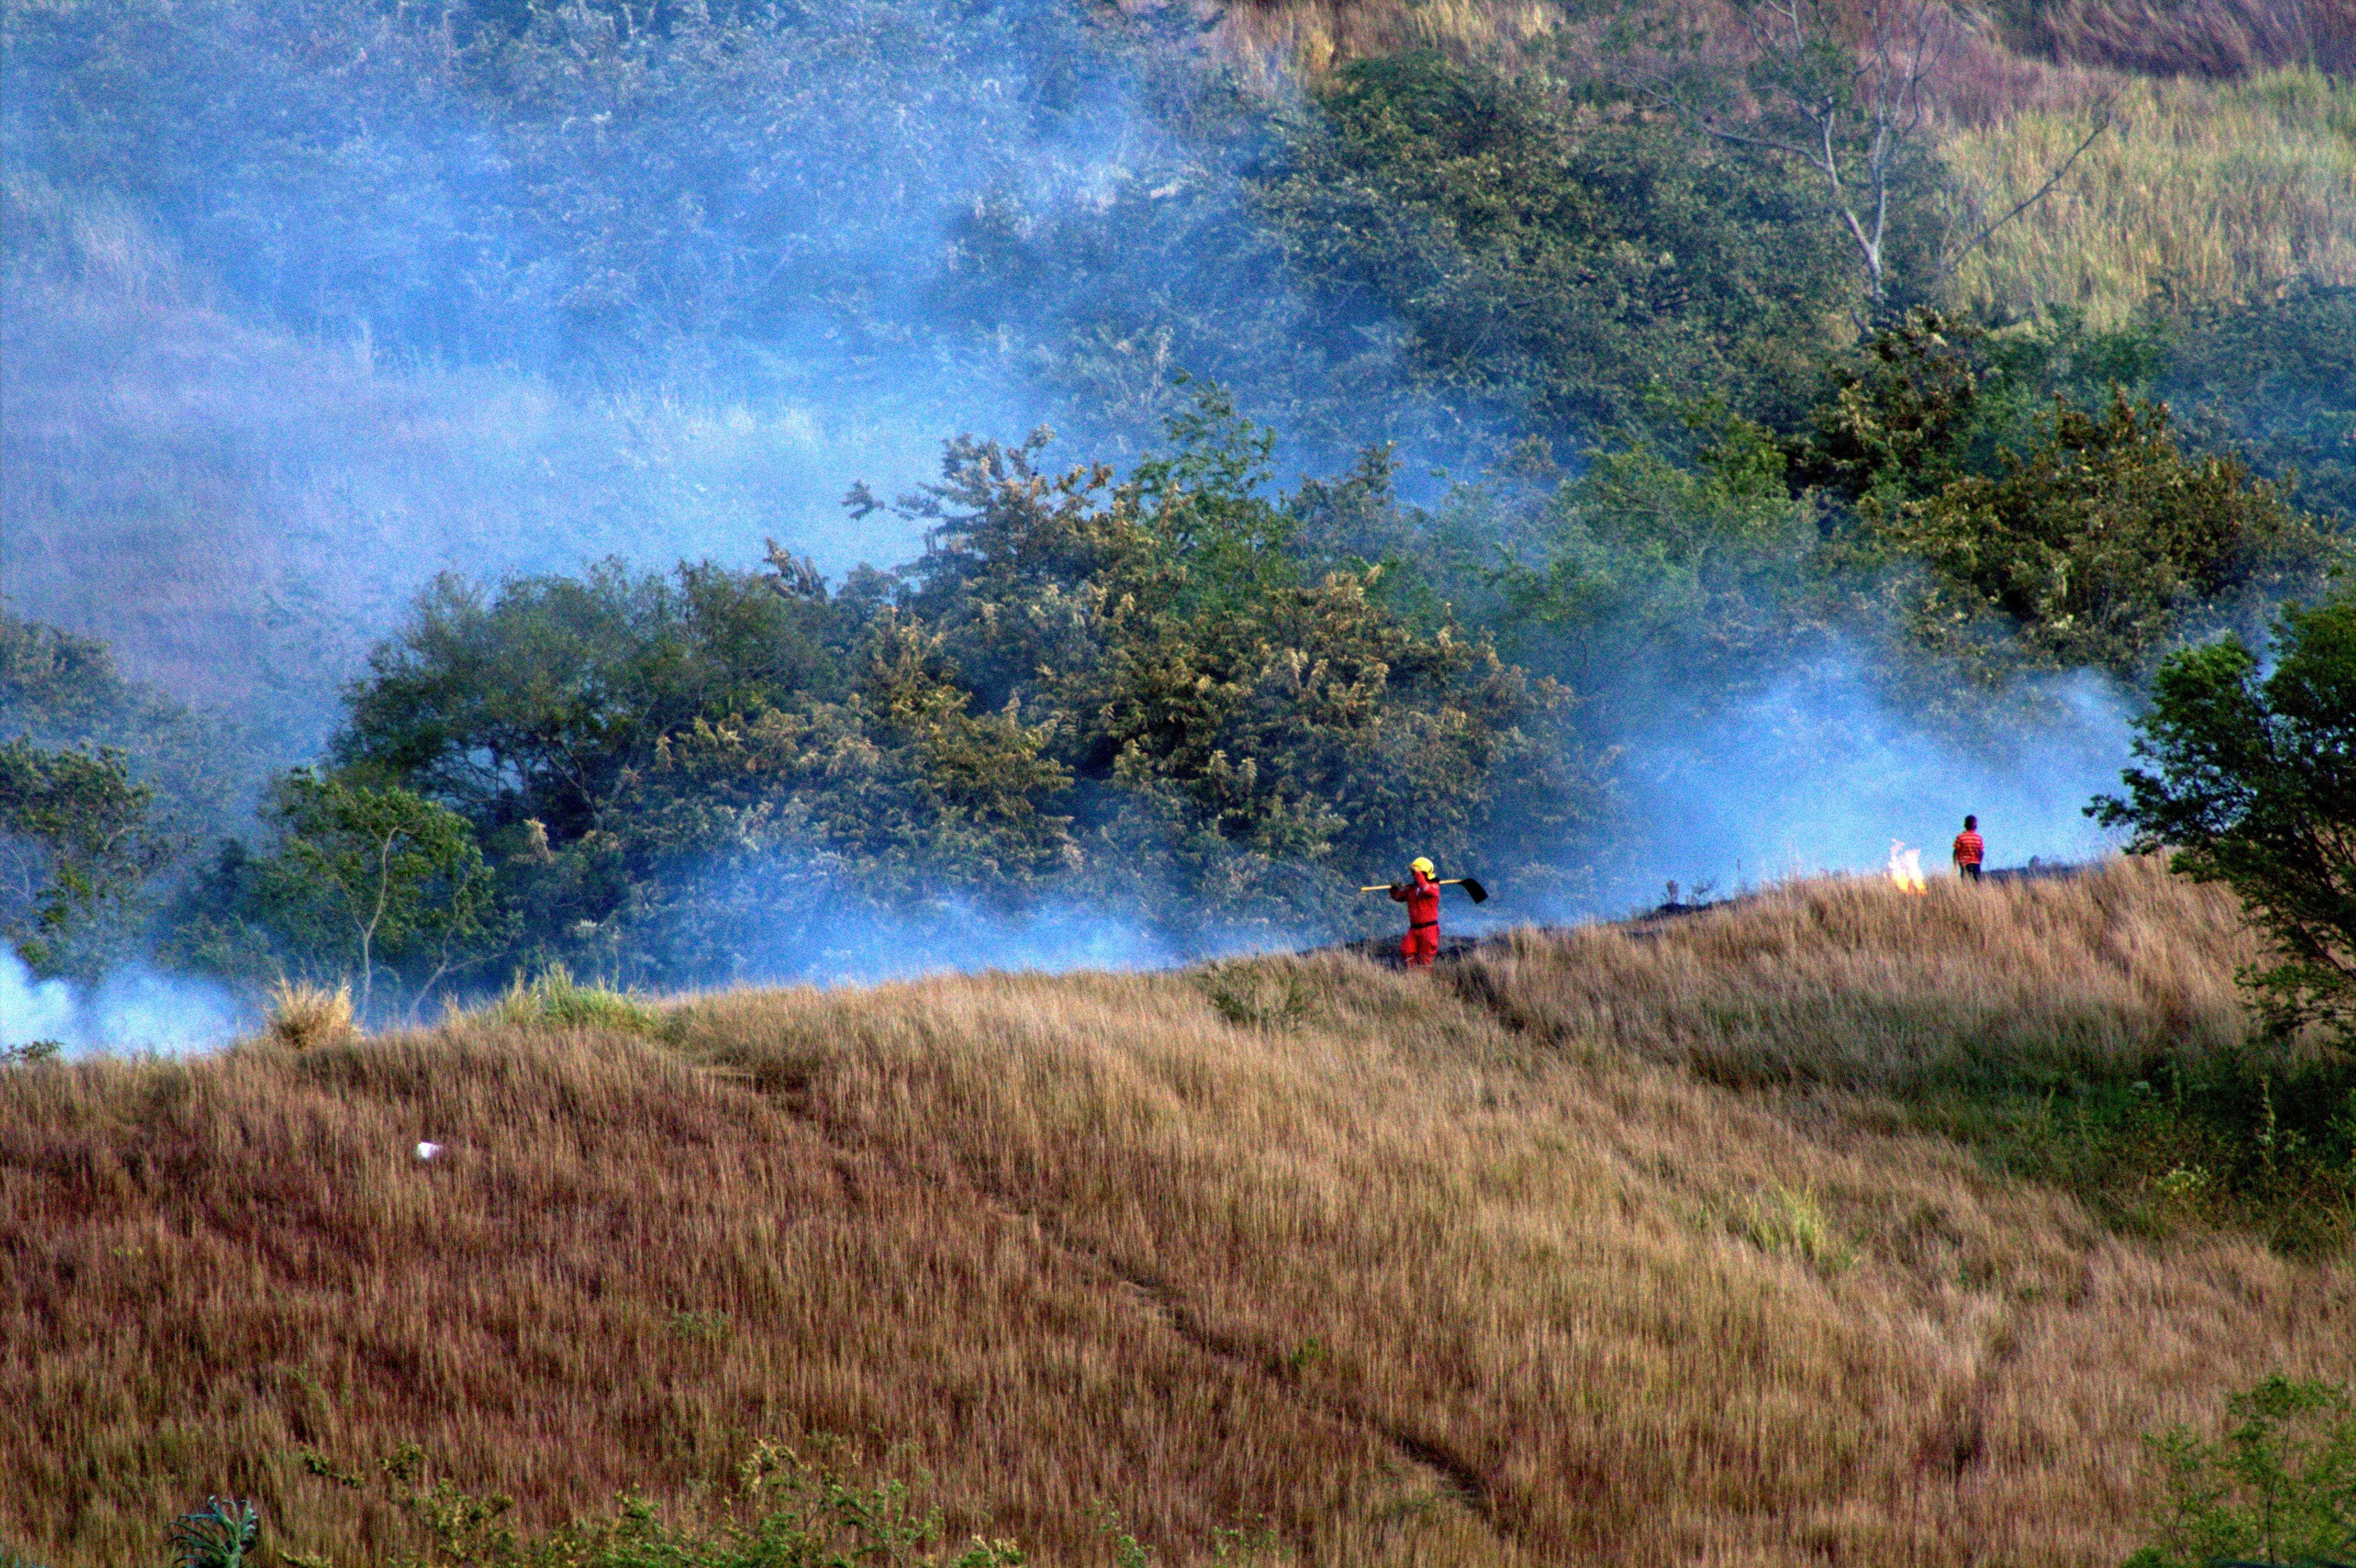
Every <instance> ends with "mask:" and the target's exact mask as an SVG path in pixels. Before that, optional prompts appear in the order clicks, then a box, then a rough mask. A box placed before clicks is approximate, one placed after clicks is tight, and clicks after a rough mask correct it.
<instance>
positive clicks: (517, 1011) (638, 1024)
mask: <svg viewBox="0 0 2356 1568" xmlns="http://www.w3.org/2000/svg"><path fill="white" fill-rule="evenodd" d="M485 1016H486V1017H487V1018H490V1019H495V1020H496V1021H498V1022H500V1023H504V1024H509V1025H512V1026H514V1027H516V1028H519V1029H535V1028H537V1029H617V1030H620V1031H621V1032H623V1033H625V1034H638V1035H645V1036H647V1037H648V1038H649V1039H657V1038H659V1037H660V1036H661V1034H662V1031H663V1017H662V1014H661V1013H659V1011H657V1010H656V1009H655V1008H651V1007H649V1006H648V1005H647V1004H646V1003H645V1002H643V1001H640V1000H639V999H638V998H637V997H632V996H629V995H626V993H624V992H621V991H616V990H615V989H613V988H612V987H606V986H599V985H585V986H584V985H583V984H582V983H581V982H580V981H578V980H576V979H574V978H573V972H572V971H571V970H569V969H567V968H566V967H565V966H564V965H562V964H552V965H549V966H548V967H547V968H546V969H543V970H541V973H540V974H539V975H538V976H536V977H534V978H533V979H531V980H529V981H527V980H525V979H524V977H523V976H522V975H520V974H519V975H517V976H516V977H515V983H514V984H513V985H511V986H509V987H508V990H507V994H506V995H505V996H503V997H499V999H498V1001H496V1002H493V1003H492V1004H491V1005H490V1006H489V1007H488V1008H486V1009H485Z"/></svg>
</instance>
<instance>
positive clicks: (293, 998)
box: [262, 980, 360, 1051]
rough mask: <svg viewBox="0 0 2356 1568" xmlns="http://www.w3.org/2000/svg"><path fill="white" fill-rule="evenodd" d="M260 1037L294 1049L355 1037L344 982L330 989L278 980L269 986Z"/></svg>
mask: <svg viewBox="0 0 2356 1568" xmlns="http://www.w3.org/2000/svg"><path fill="white" fill-rule="evenodd" d="M262 1035H263V1038H265V1039H267V1040H270V1041H272V1042H273V1044H277V1045H283V1046H286V1047H288V1048H289V1049H291V1050H295V1051H308V1050H310V1049H311V1048H312V1047H314V1046H320V1045H349V1044H350V1043H352V1042H353V1041H354V1040H358V1039H359V1037H360V1031H359V1023H358V1022H357V1021H356V1020H355V1019H354V1018H353V1016H352V987H351V986H350V984H349V983H348V982H347V983H346V984H343V985H340V986H337V987H336V988H335V989H334V990H332V991H331V990H329V989H327V987H325V986H313V985H306V984H303V983H300V982H297V981H293V980H281V981H279V982H278V983H277V984H276V985H274V986H273V987H270V1013H269V1017H268V1018H267V1019H265V1020H264V1022H263V1023H262Z"/></svg>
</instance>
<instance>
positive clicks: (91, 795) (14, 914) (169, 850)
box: [0, 736, 179, 979]
mask: <svg viewBox="0 0 2356 1568" xmlns="http://www.w3.org/2000/svg"><path fill="white" fill-rule="evenodd" d="M154 805H155V790H154V788H153V787H151V786H149V785H146V784H135V783H134V782H133V781H132V778H131V773H130V769H129V767H128V766H127V764H126V763H124V760H123V753H122V752H116V751H112V750H95V751H93V750H91V749H89V748H86V747H78V748H73V749H70V750H61V751H51V750H47V749H44V748H42V747H39V746H37V745H35V744H33V743H32V741H29V740H27V739H25V738H23V737H21V736H20V737H18V738H17V739H16V740H13V741H0V934H5V936H6V937H7V939H8V940H9V941H10V942H11V943H13V944H15V945H16V951H17V953H18V955H20V956H22V957H23V959H24V960H25V963H26V965H27V966H28V967H30V968H31V969H32V970H33V971H34V973H36V974H42V975H65V974H70V975H73V976H77V977H79V978H82V979H91V978H94V977H95V976H97V974H98V972H99V971H100V970H101V969H102V968H103V967H104V966H105V965H106V963H107V962H108V960H109V959H110V958H112V956H114V955H115V953H116V950H118V949H119V948H120V947H121V945H122V944H123V941H124V939H125V938H126V937H127V935H128V934H129V928H130V926H131V924H132V918H133V911H134V905H135V903H136V901H137V899H138V896H139V893H140V891H141V890H142V889H143V887H144V886H145V883H146V881H147V879H148V878H150V877H151V876H153V875H154V874H155V872H156V871H157V870H159V869H162V868H163V867H164V866H165V865H166V863H167V862H169V861H170V860H171V859H173V857H174V855H175V854H176V853H177V849H178V848H179V846H178V844H177V841H176V840H175V839H174V838H173V837H170V836H169V835H167V834H166V833H164V832H161V831H159V830H158V829H157V827H155V823H154V822H153V820H152V816H151V813H152V810H153V807H154Z"/></svg>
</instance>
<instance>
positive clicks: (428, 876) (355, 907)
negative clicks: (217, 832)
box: [244, 771, 503, 1018]
mask: <svg viewBox="0 0 2356 1568" xmlns="http://www.w3.org/2000/svg"><path fill="white" fill-rule="evenodd" d="M263 815H264V820H265V821H266V822H267V823H268V824H269V826H270V827H272V829H273V832H274V834H275V837H276V843H275V845H274V847H273V853H271V854H270V855H269V856H268V857H267V858H266V859H261V860H259V861H256V862H254V863H253V864H252V868H251V873H250V877H249V879H248V880H247V883H246V897H245V900H244V906H245V912H246V914H247V917H248V918H249V919H250V920H251V921H252V923H255V924H256V925H258V926H259V927H260V928H261V929H262V930H263V931H265V932H266V933H269V935H270V936H272V937H273V938H274V939H275V944H276V945H277V947H278V949H279V951H281V952H282V953H284V954H285V955H289V956H291V957H292V958H293V959H294V961H295V963H296V964H297V965H301V966H302V967H303V968H305V970H307V971H310V972H312V973H318V974H325V975H332V976H349V977H352V978H356V979H357V980H358V981H359V992H360V997H359V1012H360V1016H361V1017H363V1018H366V1017H368V1016H369V1011H370V1007H371V1004H372V1002H373V999H374V992H375V985H376V979H377V976H378V975H379V974H380V973H385V974H400V973H402V972H403V971H405V972H406V974H407V976H408V979H409V983H410V986H411V997H410V1002H409V1008H410V1011H411V1012H412V1015H413V1014H414V1013H415V1011H416V1010H417V1008H419V1007H420V1006H421V1005H422V1004H423V1001H424V1000H425V998H426V997H428V996H430V995H431V994H432V993H433V991H434V987H436V986H437V985H439V984H440V983H441V982H442V981H443V980H444V979H445V978H447V977H448V976H450V975H451V974H452V973H454V972H455V971H457V970H460V969H463V968H465V967H466V965H468V964H469V963H470V962H472V961H474V960H475V959H477V958H478V957H480V956H481V955H483V954H484V953H485V952H486V951H487V950H488V949H489V948H490V947H492V946H493V945H494V944H496V942H497V939H498V936H499V935H500V934H501V931H502V926H503V922H502V920H501V917H500V911H499V908H498V900H497V890H496V888H495V886H494V884H493V882H492V880H491V878H490V875H489V873H488V871H487V869H486V868H485V866H484V863H483V857H482V852H481V851H480V850H479V849H477V848H476V845H475V838H474V835H473V833H472V832H471V831H470V830H469V829H468V827H467V826H466V819H465V818H463V817H461V816H458V815H457V814H456V813H455V812H453V811H450V810H448V809H447V808H445V807H443V806H439V805H434V804H433V803H432V802H430V801H426V800H423V799H421V798H419V797H418V796H417V795H413V794H412V793H410V792H409V791H407V790H404V789H398V788H370V787H369V786H366V785H362V784H354V783H351V782H349V781H348V780H346V779H343V778H339V777H337V776H336V775H334V774H327V775H321V774H317V773H309V772H301V771H298V772H296V773H290V774H288V775H287V776H286V777H285V778H284V779H283V780H281V781H280V783H279V784H278V786H277V788H276V789H275V790H274V791H273V795H272V798H271V801H270V803H269V805H268V806H267V808H266V809H265V811H264V814H263Z"/></svg>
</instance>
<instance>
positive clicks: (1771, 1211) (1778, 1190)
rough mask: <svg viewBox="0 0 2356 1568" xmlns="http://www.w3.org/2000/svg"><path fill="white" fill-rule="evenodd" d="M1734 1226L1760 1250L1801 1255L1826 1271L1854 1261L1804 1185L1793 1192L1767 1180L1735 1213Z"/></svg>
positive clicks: (1833, 1272) (1821, 1208) (1839, 1268)
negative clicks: (1760, 1189) (1758, 1193)
mask: <svg viewBox="0 0 2356 1568" xmlns="http://www.w3.org/2000/svg"><path fill="white" fill-rule="evenodd" d="M1735 1230H1736V1232H1737V1233H1739V1234H1740V1235H1741V1236H1742V1237H1743V1238H1744V1239H1745V1240H1747V1241H1748V1242H1750V1243H1751V1245H1752V1246H1754V1247H1757V1248H1758V1249H1759V1250H1760V1251H1761V1252H1762V1253H1785V1254H1788V1255H1790V1256H1792V1257H1796V1258H1801V1259H1804V1260H1805V1261H1806V1262H1808V1263H1810V1264H1814V1265H1815V1266H1816V1267H1817V1268H1820V1269H1823V1270H1824V1271H1826V1273H1828V1274H1836V1273H1838V1272H1839V1271H1840V1270H1842V1269H1845V1268H1847V1266H1848V1265H1849V1264H1850V1263H1851V1262H1852V1261H1854V1254H1853V1253H1851V1252H1850V1251H1849V1249H1848V1248H1847V1246H1845V1245H1844V1244H1843V1243H1842V1242H1841V1240H1840V1232H1838V1231H1837V1230H1836V1229H1834V1227H1833V1223H1832V1221H1830V1220H1828V1219H1826V1217H1825V1211H1824V1208H1823V1206H1822V1205H1821V1204H1819V1203H1818V1202H1817V1201H1816V1195H1815V1193H1814V1192H1811V1191H1808V1190H1806V1189H1801V1190H1799V1191H1796V1192H1795V1191H1794V1190H1792V1189H1790V1188H1787V1187H1785V1186H1783V1184H1782V1183H1780V1182H1770V1183H1769V1184H1768V1187H1767V1189H1766V1190H1765V1191H1764V1192H1762V1193H1761V1194H1760V1195H1759V1196H1758V1197H1757V1198H1755V1199H1753V1200H1751V1204H1750V1206H1749V1207H1748V1208H1747V1209H1745V1210H1744V1211H1742V1212H1741V1213H1740V1214H1739V1215H1738V1216H1736V1219H1735Z"/></svg>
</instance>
